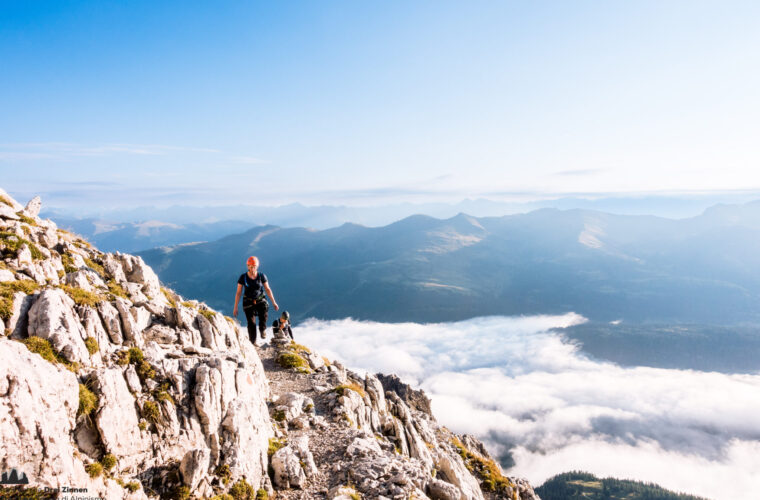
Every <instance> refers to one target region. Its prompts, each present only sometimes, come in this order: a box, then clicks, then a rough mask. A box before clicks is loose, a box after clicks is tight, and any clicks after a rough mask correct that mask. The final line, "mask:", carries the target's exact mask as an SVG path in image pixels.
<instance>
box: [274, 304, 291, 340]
mask: <svg viewBox="0 0 760 500" xmlns="http://www.w3.org/2000/svg"><path fill="white" fill-rule="evenodd" d="M278 332H282V333H283V334H285V335H287V336H289V337H290V340H294V339H293V329H292V328H290V314H289V313H288V311H283V312H282V315H281V316H280V319H276V320H274V323H272V335H274V336H277V333H278Z"/></svg>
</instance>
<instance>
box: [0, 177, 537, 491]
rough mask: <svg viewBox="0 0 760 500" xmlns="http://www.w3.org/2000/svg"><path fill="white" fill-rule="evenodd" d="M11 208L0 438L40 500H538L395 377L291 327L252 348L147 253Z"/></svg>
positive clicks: (2, 284)
mask: <svg viewBox="0 0 760 500" xmlns="http://www.w3.org/2000/svg"><path fill="white" fill-rule="evenodd" d="M0 196H2V198H0V229H1V231H0V249H1V250H2V257H3V260H2V266H0V292H1V294H0V300H1V301H2V304H1V305H2V307H0V329H2V330H3V331H5V332H6V335H7V337H5V338H2V339H0V392H2V394H3V395H4V397H3V398H2V400H0V406H2V408H0V411H3V412H5V414H8V415H13V416H14V418H13V419H12V421H11V423H10V424H9V425H8V426H6V429H5V430H4V433H3V435H2V436H1V437H0V440H2V447H3V450H4V453H5V459H4V460H5V463H7V464H11V465H12V466H13V467H14V468H17V469H18V470H19V471H24V472H25V473H27V475H28V480H29V487H30V488H38V489H42V488H45V487H49V488H55V487H58V485H60V484H66V485H72V486H75V487H77V488H86V491H87V492H88V494H92V495H97V496H101V497H104V498H130V499H131V498H147V496H148V495H149V494H150V495H151V496H153V495H160V496H162V497H169V496H171V497H183V498H188V497H196V498H200V497H211V496H215V495H220V494H225V493H228V492H230V493H231V492H234V494H235V495H238V493H239V492H241V491H245V492H248V493H246V498H252V497H253V496H254V495H255V496H256V497H257V498H261V497H267V496H269V495H272V494H274V493H275V492H277V495H278V497H279V496H280V495H282V496H283V498H292V497H293V495H296V494H299V495H301V497H304V496H305V497H308V498H316V497H319V498H325V497H326V498H331V499H343V498H353V497H355V496H359V495H363V496H365V497H367V498H382V497H385V498H410V497H416V498H451V499H454V498H456V499H460V498H467V499H485V498H520V499H521V500H528V499H537V497H536V496H535V493H534V492H533V489H532V488H531V487H530V485H529V484H527V482H525V481H523V480H519V479H515V478H508V477H506V476H504V475H503V473H502V472H501V469H500V468H499V466H498V464H496V463H495V462H494V461H493V460H492V459H491V457H490V456H488V454H487V452H486V451H485V448H484V447H483V446H482V444H480V443H479V442H477V441H476V440H473V439H471V438H468V437H465V436H457V435H455V434H453V433H452V432H450V431H448V430H447V429H446V428H444V427H442V426H440V425H439V424H437V423H436V422H435V419H434V418H433V417H432V414H431V413H430V411H429V402H427V403H426V401H427V400H426V398H425V397H424V395H421V394H420V393H418V392H417V391H414V390H412V389H411V388H409V387H408V386H404V385H403V384H401V383H400V382H399V381H398V380H395V381H394V382H393V383H392V384H390V385H387V384H388V380H393V379H392V378H391V379H387V378H383V379H381V378H379V377H378V376H375V375H366V376H360V375H358V374H356V373H353V372H351V371H350V370H347V369H345V368H344V367H343V366H341V365H340V363H338V362H335V361H333V362H330V361H328V360H326V359H325V358H322V357H321V356H319V355H318V354H317V353H314V352H312V351H311V350H309V349H308V348H307V347H305V346H302V345H299V344H296V343H294V342H293V341H292V340H290V339H287V338H285V337H284V336H283V335H282V334H280V333H278V334H277V335H275V337H274V338H273V339H272V341H271V342H270V343H269V344H267V345H264V346H258V347H256V346H254V345H253V344H251V342H250V341H249V339H248V337H247V332H245V330H243V329H242V328H240V326H239V325H238V324H237V322H236V321H235V320H234V319H232V318H229V317H225V316H223V315H222V314H221V313H219V312H216V311H214V310H213V309H211V308H209V307H208V306H206V305H205V304H203V303H201V302H198V301H196V300H186V299H184V298H183V297H181V296H179V295H178V294H176V293H175V292H174V291H172V290H170V289H168V288H166V287H164V286H162V285H161V283H160V281H159V279H158V277H157V276H156V274H155V272H153V270H152V269H151V268H150V267H149V266H147V265H146V264H145V262H144V261H143V260H142V258H140V257H136V256H133V255H129V254H123V253H120V252H115V253H103V252H101V251H99V250H98V249H96V248H94V247H93V246H92V245H91V244H89V243H88V242H87V241H85V240H83V239H82V238H80V237H78V236H76V235H74V234H71V233H69V232H67V231H63V230H61V229H58V228H57V227H56V225H55V224H54V223H53V222H51V221H49V220H43V219H40V218H39V217H38V213H39V205H40V201H39V199H38V198H35V199H34V200H32V201H31V202H30V203H29V204H27V205H26V206H25V207H23V206H21V205H20V204H18V203H17V202H16V201H15V200H13V199H12V198H11V197H9V196H7V194H5V193H4V192H0ZM278 229H279V228H276V227H274V226H273V227H269V228H266V227H265V228H260V230H259V231H258V232H257V233H256V237H257V238H264V237H265V235H266V234H267V232H268V231H269V232H271V231H277V230H278ZM381 380H382V381H381ZM2 381H5V386H3V385H2ZM3 387H5V389H3ZM11 387H13V388H14V389H13V390H10V388H11ZM50 457H57V458H56V459H55V460H51V459H50ZM471 471H475V472H471ZM477 471H480V472H477ZM293 489H296V490H300V493H295V492H292V491H291V490H293ZM254 492H255V493H254ZM494 495H496V496H494Z"/></svg>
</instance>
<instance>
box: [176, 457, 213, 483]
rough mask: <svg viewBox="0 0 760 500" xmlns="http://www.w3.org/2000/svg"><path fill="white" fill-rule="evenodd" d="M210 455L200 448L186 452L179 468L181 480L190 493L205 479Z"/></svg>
mask: <svg viewBox="0 0 760 500" xmlns="http://www.w3.org/2000/svg"><path fill="white" fill-rule="evenodd" d="M210 459H211V453H210V452H209V449H208V448H200V449H196V450H190V451H188V452H187V453H186V454H185V456H184V458H182V462H181V463H180V466H179V471H180V473H181V474H182V480H183V481H184V482H185V485H186V486H188V487H189V488H190V491H195V490H196V489H197V488H198V484H199V483H200V482H201V480H202V479H203V478H204V477H206V475H207V472H208V467H209V461H210Z"/></svg>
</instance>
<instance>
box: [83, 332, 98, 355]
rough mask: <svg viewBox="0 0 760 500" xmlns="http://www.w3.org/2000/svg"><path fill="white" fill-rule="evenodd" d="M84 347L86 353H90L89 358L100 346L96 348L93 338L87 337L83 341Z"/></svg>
mask: <svg viewBox="0 0 760 500" xmlns="http://www.w3.org/2000/svg"><path fill="white" fill-rule="evenodd" d="M84 345H85V346H87V352H89V353H90V356H92V355H94V354H95V353H96V352H98V351H99V350H100V346H98V341H97V340H95V337H87V338H86V339H85V340H84Z"/></svg>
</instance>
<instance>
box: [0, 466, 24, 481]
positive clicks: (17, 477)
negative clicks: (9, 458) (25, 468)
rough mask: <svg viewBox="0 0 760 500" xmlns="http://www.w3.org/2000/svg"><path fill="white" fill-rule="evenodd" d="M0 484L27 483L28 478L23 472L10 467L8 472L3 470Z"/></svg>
mask: <svg viewBox="0 0 760 500" xmlns="http://www.w3.org/2000/svg"><path fill="white" fill-rule="evenodd" d="M0 484H29V478H28V477H26V474H25V473H24V472H20V471H18V470H16V469H12V470H11V471H10V473H8V472H3V477H2V481H0Z"/></svg>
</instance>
